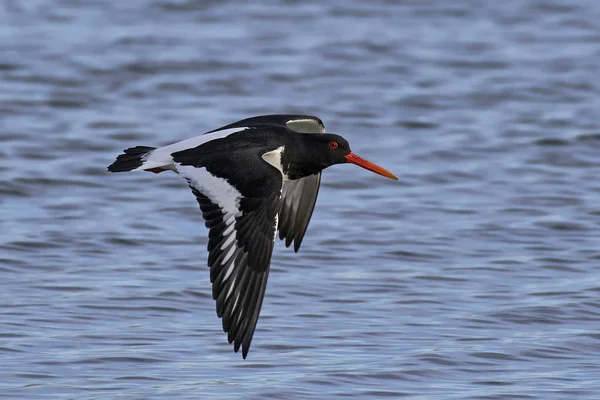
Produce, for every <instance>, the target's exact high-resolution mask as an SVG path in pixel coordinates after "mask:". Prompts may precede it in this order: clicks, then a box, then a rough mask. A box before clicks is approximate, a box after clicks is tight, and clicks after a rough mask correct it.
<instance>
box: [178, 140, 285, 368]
mask: <svg viewBox="0 0 600 400" xmlns="http://www.w3.org/2000/svg"><path fill="white" fill-rule="evenodd" d="M188 160H189V159H188V158H186V155H185V152H180V153H175V154H174V161H175V166H176V169H177V172H178V173H179V174H180V175H181V176H183V177H184V178H185V179H186V180H187V182H188V184H189V185H190V187H191V189H192V191H193V193H194V195H195V196H196V199H197V200H198V204H199V205H200V210H201V211H202V215H203V217H204V219H205V222H206V227H207V228H209V235H208V236H209V240H208V252H209V255H208V265H209V267H210V280H211V282H212V288H213V291H212V292H213V298H214V299H215V300H216V302H217V315H218V316H219V317H220V318H222V320H223V330H224V331H225V332H227V334H228V335H227V339H228V341H229V343H233V344H234V350H235V351H236V352H237V351H238V350H239V349H240V347H241V348H242V356H243V357H244V358H246V356H247V354H248V350H249V349H250V343H251V341H252V336H253V334H254V329H255V328H256V323H257V321H258V316H259V313H260V308H261V306H262V302H263V297H264V294H265V288H266V286H267V278H268V275H269V267H270V263H271V254H272V252H273V243H274V240H275V231H276V229H277V219H278V218H277V215H278V213H279V211H280V207H281V185H282V180H281V174H280V173H279V172H278V171H277V170H275V169H274V168H272V167H270V166H268V165H267V164H266V163H264V166H262V168H261V169H260V170H261V171H263V170H264V171H263V175H264V176H262V179H261V182H263V185H261V190H259V191H256V190H254V191H253V192H251V196H245V195H244V193H246V194H247V193H248V191H247V190H244V189H245V188H244V187H238V188H236V187H234V186H233V185H232V184H230V183H229V182H228V180H227V179H225V178H224V177H218V176H216V175H215V174H213V173H211V165H210V163H209V164H208V165H205V166H200V165H192V164H193V163H191V162H189V161H188ZM228 178H229V179H231V176H230V177H228ZM234 181H235V180H234Z"/></svg>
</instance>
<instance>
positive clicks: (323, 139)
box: [310, 133, 398, 180]
mask: <svg viewBox="0 0 600 400" xmlns="http://www.w3.org/2000/svg"><path fill="white" fill-rule="evenodd" d="M311 136H312V140H311V142H312V143H311V146H310V147H311V149H312V151H311V153H312V155H311V157H310V158H311V162H312V163H314V164H315V165H316V166H318V167H320V169H319V170H322V169H325V168H327V167H329V166H331V165H334V164H343V163H351V164H355V165H358V166H359V167H363V168H365V169H368V170H369V171H372V172H375V173H376V174H379V175H382V176H385V177H386V178H390V179H396V180H397V179H398V177H397V176H396V175H394V174H392V173H391V172H390V171H388V170H386V169H384V168H382V167H380V166H378V165H375V164H373V163H372V162H370V161H367V160H365V159H364V158H361V157H359V156H357V155H356V154H354V153H353V152H352V151H351V150H350V145H349V144H348V141H347V140H346V139H344V138H343V137H341V136H340V135H336V134H333V133H324V134H314V135H311ZM316 172H318V171H316Z"/></svg>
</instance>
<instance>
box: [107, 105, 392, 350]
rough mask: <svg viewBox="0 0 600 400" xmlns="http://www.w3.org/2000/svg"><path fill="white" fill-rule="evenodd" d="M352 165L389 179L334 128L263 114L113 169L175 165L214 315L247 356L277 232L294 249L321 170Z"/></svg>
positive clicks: (136, 154)
mask: <svg viewBox="0 0 600 400" xmlns="http://www.w3.org/2000/svg"><path fill="white" fill-rule="evenodd" d="M342 163H352V164H356V165H358V166H360V167H363V168H366V169H368V170H370V171H373V172H375V173H377V174H379V175H383V176H385V177H387V178H391V179H398V178H397V177H396V175H394V174H392V173H391V172H389V171H387V170H385V169H383V168H381V167H379V166H377V165H375V164H373V163H371V162H369V161H367V160H365V159H363V158H361V157H359V156H357V155H356V154H354V153H353V152H352V151H350V146H349V145H348V142H347V141H346V140H345V139H344V138H342V137H341V136H339V135H334V134H331V133H325V127H324V125H323V122H322V121H321V120H320V119H319V118H317V117H314V116H309V115H283V114H282V115H279V114H278V115H262V116H258V117H252V118H247V119H244V120H241V121H238V122H234V123H232V124H229V125H226V126H223V127H221V128H219V129H215V130H213V131H210V132H207V133H206V134H204V135H201V136H197V137H194V138H191V139H187V140H183V141H181V142H177V143H174V144H171V145H168V146H164V147H158V148H155V147H147V146H136V147H131V148H128V149H126V150H124V152H123V154H121V155H119V156H118V157H117V159H116V161H115V162H114V163H112V164H111V165H110V166H108V170H109V171H110V172H127V171H150V172H154V173H160V172H163V171H174V172H176V173H178V174H179V175H181V177H183V178H184V179H185V180H186V181H187V183H188V185H189V186H190V188H191V189H192V192H193V193H194V195H195V196H196V200H197V201H198V204H199V205H200V210H201V212H202V216H203V217H204V220H205V224H206V227H207V228H208V229H209V233H208V237H209V240H208V266H209V267H210V280H211V282H212V294H213V298H214V299H215V300H216V306H217V315H218V316H219V318H222V322H223V331H224V332H226V333H227V339H228V341H229V343H233V346H234V351H235V352H238V350H239V349H240V347H241V348H242V356H243V358H244V359H245V358H246V356H247V355H248V350H249V349H250V343H251V341H252V336H253V334H254V329H255V328H256V323H257V321H258V316H259V313H260V308H261V305H262V302H263V297H264V294H265V288H266V286H267V277H268V275H269V268H270V264H271V254H272V252H273V244H274V242H275V235H276V232H277V231H279V238H280V239H285V245H286V247H289V246H290V245H291V244H292V243H293V244H294V251H295V252H297V251H298V249H299V248H300V243H302V238H303V237H304V234H305V232H306V228H307V226H308V223H309V221H310V217H311V215H312V212H313V209H314V206H315V202H316V200H317V193H318V191H319V184H320V182H321V171H322V170H323V169H325V168H327V167H329V166H331V165H334V164H342Z"/></svg>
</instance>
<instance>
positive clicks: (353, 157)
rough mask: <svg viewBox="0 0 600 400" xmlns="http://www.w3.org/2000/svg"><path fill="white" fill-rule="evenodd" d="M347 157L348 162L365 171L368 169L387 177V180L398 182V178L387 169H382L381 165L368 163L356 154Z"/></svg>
mask: <svg viewBox="0 0 600 400" xmlns="http://www.w3.org/2000/svg"><path fill="white" fill-rule="evenodd" d="M345 157H346V160H347V161H348V162H349V163H351V164H356V165H358V166H359V167H363V168H364V169H368V170H369V171H373V172H375V173H376V174H379V175H382V176H385V177H386V178H390V179H395V180H398V177H397V176H396V175H394V174H392V173H391V172H390V171H388V170H387V169H384V168H381V167H380V166H379V165H375V164H373V163H372V162H370V161H367V160H365V159H364V158H361V157H359V156H357V155H356V154H354V153H350V154H348V155H347V156H345Z"/></svg>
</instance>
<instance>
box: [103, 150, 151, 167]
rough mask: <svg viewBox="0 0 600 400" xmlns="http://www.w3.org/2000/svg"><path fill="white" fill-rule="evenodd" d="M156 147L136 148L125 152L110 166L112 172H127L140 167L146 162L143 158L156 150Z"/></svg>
mask: <svg viewBox="0 0 600 400" xmlns="http://www.w3.org/2000/svg"><path fill="white" fill-rule="evenodd" d="M155 148H156V147H148V146H135V147H130V148H128V149H126V150H123V154H121V155H119V156H118V157H117V160H116V161H115V162H114V163H112V164H110V165H109V166H108V170H109V171H110V172H126V171H131V170H134V169H136V168H137V167H140V166H141V165H142V164H143V163H144V161H143V160H142V157H143V156H145V155H146V154H148V153H149V152H151V151H152V150H154V149H155Z"/></svg>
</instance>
